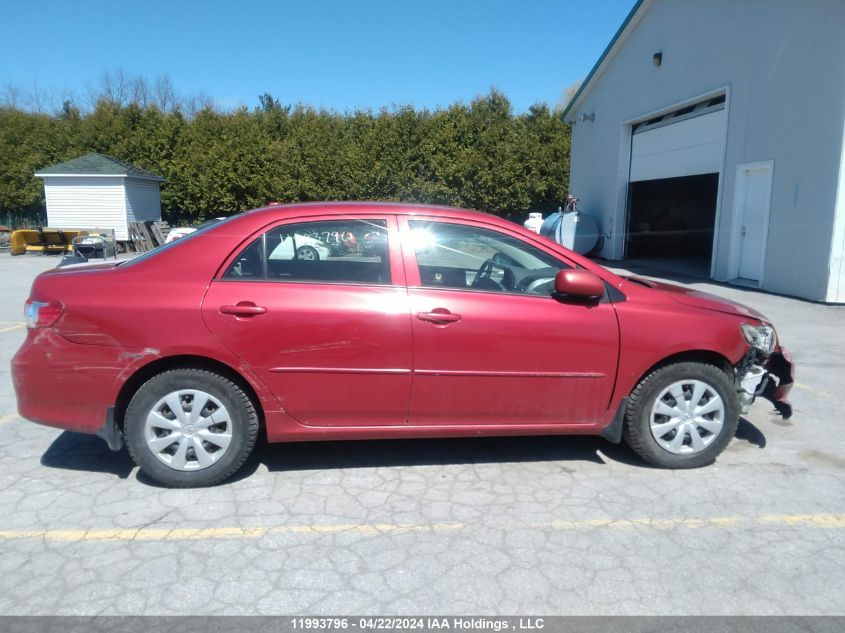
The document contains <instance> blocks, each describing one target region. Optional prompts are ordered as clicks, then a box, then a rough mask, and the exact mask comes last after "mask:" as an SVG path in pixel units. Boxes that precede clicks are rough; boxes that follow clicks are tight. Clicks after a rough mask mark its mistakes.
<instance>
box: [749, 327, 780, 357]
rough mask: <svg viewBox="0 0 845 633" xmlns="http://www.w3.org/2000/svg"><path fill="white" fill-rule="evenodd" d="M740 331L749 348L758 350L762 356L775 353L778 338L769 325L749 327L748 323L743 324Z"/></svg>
mask: <svg viewBox="0 0 845 633" xmlns="http://www.w3.org/2000/svg"><path fill="white" fill-rule="evenodd" d="M741 329H742V335H743V336H744V337H745V340H746V341H748V344H749V345H750V346H751V347H753V348H755V349H758V350H760V351H761V352H763V353H764V354H771V353H772V352H773V351H775V347H776V346H777V343H778V337H777V334H775V328H773V327H772V326H771V325H749V324H748V323H743V324H742V326H741Z"/></svg>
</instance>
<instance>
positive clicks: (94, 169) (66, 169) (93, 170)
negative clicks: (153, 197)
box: [35, 152, 164, 182]
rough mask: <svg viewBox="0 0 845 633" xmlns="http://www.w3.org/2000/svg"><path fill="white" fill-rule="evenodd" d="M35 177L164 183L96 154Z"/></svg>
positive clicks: (53, 168)
mask: <svg viewBox="0 0 845 633" xmlns="http://www.w3.org/2000/svg"><path fill="white" fill-rule="evenodd" d="M35 175H36V176H39V177H41V178H43V177H45V176H124V177H126V178H143V179H145V180H158V181H160V182H161V181H164V178H162V177H161V176H158V175H156V174H154V173H152V172H150V171H147V170H146V169H141V168H140V167H136V166H135V165H132V164H131V163H127V162H126V161H123V160H120V159H119V158H115V157H114V156H108V155H107V154H99V153H97V152H91V153H90V154H85V155H84V156H80V157H79V158H74V159H72V160H66V161H65V162H63V163H58V164H56V165H50V166H49V167H45V168H44V169H42V170H40V171H37V172H35Z"/></svg>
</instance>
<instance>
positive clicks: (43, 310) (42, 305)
mask: <svg viewBox="0 0 845 633" xmlns="http://www.w3.org/2000/svg"><path fill="white" fill-rule="evenodd" d="M62 310H64V306H63V305H62V304H61V303H57V302H54V301H31V300H30V301H27V302H26V305H25V306H24V309H23V314H24V316H25V317H26V327H28V328H30V329H34V328H40V327H50V326H51V325H53V323H55V322H56V321H57V320H58V318H59V317H60V316H61V315H62Z"/></svg>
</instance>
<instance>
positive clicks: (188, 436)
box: [124, 369, 258, 488]
mask: <svg viewBox="0 0 845 633" xmlns="http://www.w3.org/2000/svg"><path fill="white" fill-rule="evenodd" d="M257 435H258V415H257V413H256V411H255V406H254V405H253V403H252V401H251V400H250V399H249V396H247V394H246V393H244V391H243V389H241V388H240V387H239V386H238V385H236V384H235V383H234V382H232V381H231V380H229V379H228V378H225V377H223V376H220V375H218V374H215V373H212V372H210V371H205V370H200V369H173V370H170V371H166V372H163V373H161V374H158V375H157V376H154V377H153V378H150V379H149V380H148V381H147V382H145V383H144V384H143V385H142V386H141V388H140V389H138V391H137V392H136V393H135V395H134V396H133V397H132V400H131V401H130V403H129V406H128V407H127V409H126V417H125V424H124V436H125V438H126V445H127V446H128V447H129V452H130V454H131V455H132V458H133V459H134V460H135V463H136V464H138V466H139V467H140V468H141V470H142V471H143V472H144V473H145V474H147V475H148V476H150V477H151V478H153V479H155V480H156V481H159V482H161V483H163V484H165V485H168V486H175V487H181V488H188V487H195V486H211V485H214V484H216V483H219V482H221V481H223V480H224V479H226V478H227V477H230V476H231V475H232V474H233V473H234V472H235V471H236V470H238V468H240V467H241V465H243V463H244V462H245V461H246V459H247V458H248V457H249V455H250V453H251V452H252V449H253V447H254V446H255V441H256V437H257Z"/></svg>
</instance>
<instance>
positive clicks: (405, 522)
mask: <svg viewBox="0 0 845 633" xmlns="http://www.w3.org/2000/svg"><path fill="white" fill-rule="evenodd" d="M56 261H57V259H56V258H51V257H39V256H22V257H14V258H13V257H10V256H9V255H7V254H5V253H3V254H0V296H2V300H0V437H1V438H2V441H0V614H2V615H33V614H86V615H103V614H109V615H118V614H119V615H126V614H147V615H177V614H204V615H216V614H228V615H241V614H295V613H299V614H349V615H353V614H354V615H361V614H381V615H386V614H410V613H413V614H479V615H480V614H517V615H522V614H546V615H552V614H579V615H591V614H613V615H622V614H625V615H628V614H684V615H699V614H710V615H728V614H747V615H764V614H793V615H816V614H840V615H841V614H843V613H845V591H843V587H845V450H843V449H845V440H843V437H845V435H844V433H845V428H844V427H845V419H843V418H845V416H843V413H842V403H841V398H842V396H843V393H845V390H843V388H842V385H843V379H845V360H844V359H845V327H843V323H845V307H837V306H825V305H819V304H813V303H810V302H805V301H800V300H796V299H790V298H785V297H779V296H773V295H768V294H765V293H760V292H755V291H751V290H745V289H741V288H732V287H727V286H721V285H716V284H711V283H702V282H695V283H693V284H692V285H693V286H694V287H696V288H700V289H705V290H709V291H711V292H714V293H716V294H719V295H722V296H725V297H728V298H731V299H735V300H739V301H741V302H744V303H746V304H748V305H751V306H753V307H755V308H757V309H758V310H760V311H762V312H763V313H764V314H767V315H769V316H770V317H771V319H772V320H773V321H774V323H775V325H776V326H777V328H778V332H779V334H780V337H781V340H782V341H783V343H784V344H785V345H786V346H788V347H789V349H790V350H791V351H792V352H793V354H794V356H795V359H796V362H797V364H798V374H797V384H796V387H795V389H794V390H793V402H794V405H795V414H794V416H793V418H792V419H791V420H789V421H784V420H782V419H781V418H780V417H779V416H778V415H777V414H776V413H775V412H774V411H773V409H772V407H771V406H770V405H769V404H768V403H766V402H759V403H757V404H755V406H754V407H753V409H752V411H751V412H750V413H749V414H748V415H746V416H744V418H743V420H742V422H741V424H740V427H739V431H738V433H737V438H736V439H735V440H734V442H733V443H732V444H731V446H730V447H729V448H728V450H727V451H726V452H725V453H724V454H723V455H722V456H721V458H720V459H719V461H718V462H717V463H716V464H715V465H713V466H710V467H707V468H703V469H699V470H693V471H663V470H657V469H654V468H650V467H648V466H647V465H646V464H644V463H643V462H642V461H641V460H640V459H639V458H638V457H636V456H635V455H634V454H633V453H632V452H631V451H630V450H628V449H627V448H625V447H624V446H613V445H611V444H609V443H607V442H605V441H603V440H601V439H598V438H567V437H552V438H549V437H539V438H505V439H499V438H491V439H458V440H454V439H453V440H423V441H420V440H406V441H380V442H375V441H372V442H347V443H339V442H331V443H310V444H291V445H279V444H277V445H269V446H268V445H263V446H260V447H259V448H258V450H257V451H256V454H255V455H254V457H253V459H251V460H250V462H249V463H248V465H247V468H245V470H244V471H243V472H242V473H241V474H240V475H239V476H238V477H237V478H236V479H234V480H232V481H230V482H228V483H226V484H224V485H221V486H218V487H215V488H210V489H202V490H168V489H164V488H161V487H158V486H156V485H155V484H154V483H152V482H150V481H149V480H146V479H144V478H143V477H142V476H139V475H138V471H137V469H136V468H135V467H134V466H133V464H132V462H131V460H130V459H129V457H128V455H127V454H126V453H125V452H121V453H112V452H110V451H109V450H108V448H107V447H106V445H105V443H103V442H102V441H101V440H98V439H96V438H94V437H89V436H84V435H78V434H74V433H69V432H62V431H60V430H56V429H51V428H46V427H42V426H38V425H35V424H32V423H29V422H26V421H23V420H21V419H20V418H19V417H18V416H17V414H16V407H15V398H14V393H13V390H12V385H11V379H10V375H9V361H10V359H11V357H12V355H13V354H14V352H15V350H16V349H17V348H18V346H19V345H20V343H21V342H22V341H23V339H24V337H25V328H24V326H23V318H22V308H23V302H24V300H25V299H26V297H27V294H28V291H29V286H30V284H31V282H32V279H33V278H34V276H35V275H36V274H37V273H38V272H39V271H41V270H44V269H46V268H48V267H51V266H53V265H55V263H56Z"/></svg>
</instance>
